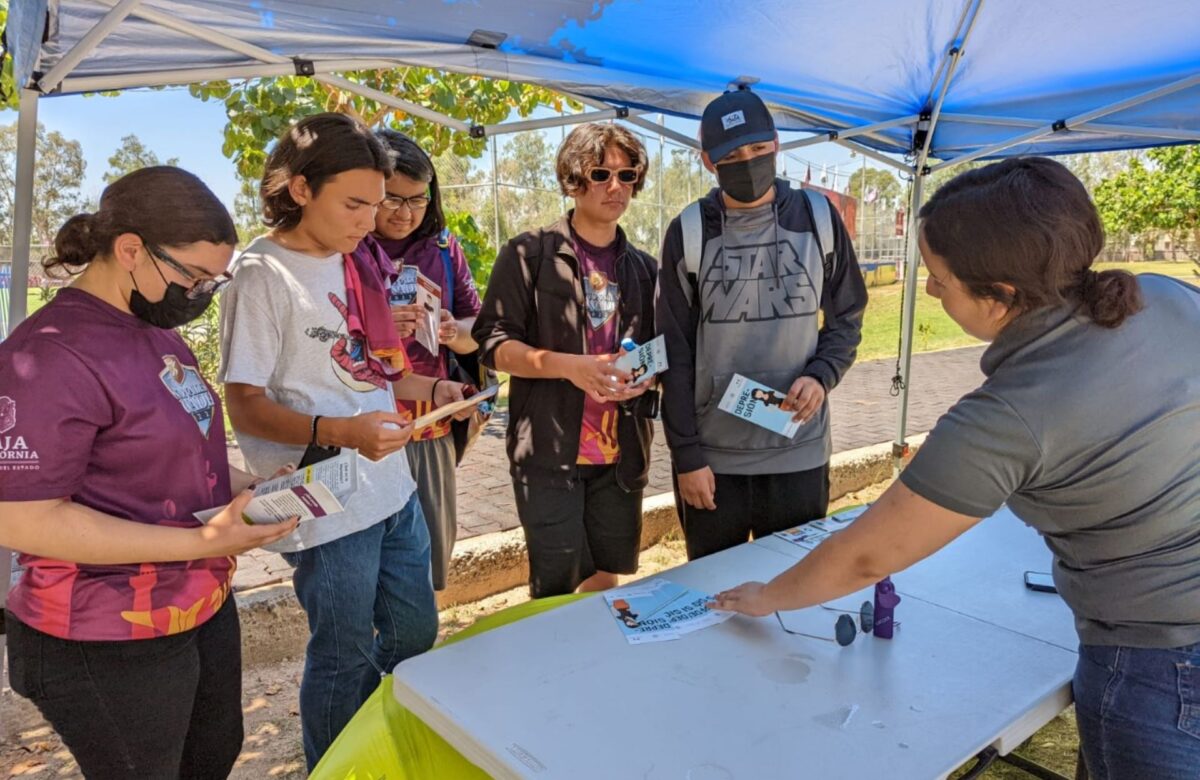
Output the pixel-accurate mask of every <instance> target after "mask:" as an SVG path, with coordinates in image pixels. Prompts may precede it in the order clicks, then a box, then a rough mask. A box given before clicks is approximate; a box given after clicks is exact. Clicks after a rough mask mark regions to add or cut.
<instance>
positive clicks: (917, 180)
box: [892, 170, 925, 477]
mask: <svg viewBox="0 0 1200 780" xmlns="http://www.w3.org/2000/svg"><path fill="white" fill-rule="evenodd" d="M924 185H925V176H924V175H923V174H922V173H921V171H920V170H918V171H917V173H916V175H915V176H914V177H913V186H912V200H911V201H909V204H908V256H907V257H906V258H905V261H904V300H903V304H902V308H901V314H900V377H901V381H902V384H901V386H900V414H899V419H898V421H897V424H896V441H895V442H894V443H893V444H892V476H893V477H895V476H897V475H898V474H899V473H900V467H901V465H903V461H904V456H905V455H906V454H907V450H908V444H907V442H905V440H904V435H905V432H906V428H907V426H908V389H909V386H910V385H911V384H912V375H911V370H910V369H911V368H912V347H913V322H914V320H915V315H916V311H917V269H918V268H919V267H920V265H921V253H920V251H919V250H918V249H917V210H918V209H919V208H921V195H922V190H923V189H924Z"/></svg>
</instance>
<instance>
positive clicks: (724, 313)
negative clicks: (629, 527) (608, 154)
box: [655, 89, 867, 559]
mask: <svg viewBox="0 0 1200 780" xmlns="http://www.w3.org/2000/svg"><path fill="white" fill-rule="evenodd" d="M700 144H701V147H702V148H703V154H702V158H703V161H704V166H705V167H706V168H707V169H708V170H709V171H711V172H713V173H714V174H716V177H717V182H718V184H719V185H720V186H719V188H718V189H714V190H713V191H712V192H710V193H709V194H708V195H706V196H705V197H704V198H702V199H701V200H700V201H699V202H697V203H694V204H692V205H691V206H689V207H688V208H687V209H685V210H684V212H683V213H682V214H680V216H679V217H676V218H675V219H674V220H673V221H672V222H671V225H670V227H669V228H668V230H667V234H666V236H665V239H664V241H663V250H662V266H661V270H660V273H659V276H658V291H657V294H656V301H655V321H656V323H657V328H658V332H659V333H661V334H664V335H665V336H666V346H667V358H668V362H669V364H670V368H669V369H668V370H667V371H666V372H665V373H664V374H663V377H662V385H663V406H662V417H663V428H664V430H665V432H666V436H667V444H668V446H669V447H670V449H671V460H672V467H673V468H672V473H673V475H674V477H675V487H676V489H675V502H676V505H677V508H678V511H679V516H680V520H681V524H682V526H683V531H684V536H685V538H686V540H687V550H688V557H689V558H692V559H695V558H699V557H701V556H704V555H708V554H710V553H714V552H717V551H719V550H723V549H726V548H728V547H732V546H734V545H737V544H741V543H742V542H745V541H747V539H749V538H750V536H751V535H753V536H754V537H756V538H757V537H759V536H763V535H766V534H770V533H774V532H775V531H779V530H782V529H785V528H789V527H792V526H794V525H797V524H798V523H803V522H807V521H809V520H815V519H817V518H820V517H824V515H825V513H826V509H827V505H828V502H829V458H830V455H831V453H832V445H831V441H830V435H829V407H828V404H827V403H826V395H827V394H828V393H829V391H830V390H832V389H833V388H834V387H835V386H836V385H837V383H838V382H839V381H840V380H841V378H842V376H843V375H844V374H845V373H846V370H847V369H848V368H850V365H851V364H852V363H853V362H854V355H855V351H856V349H857V347H858V343H859V341H860V340H861V337H862V333H861V330H862V315H863V309H864V308H865V307H866V304H867V291H866V286H865V285H864V283H863V278H862V272H861V271H860V270H859V268H858V260H857V258H856V257H855V254H854V247H853V246H852V245H851V243H850V237H849V236H848V235H847V233H846V229H845V227H844V226H843V225H842V222H841V219H840V218H839V217H838V215H837V212H836V211H835V210H834V209H833V208H832V207H831V206H830V204H829V201H828V200H826V199H825V198H824V197H823V196H821V195H819V194H817V193H813V192H809V191H798V190H793V189H792V188H791V187H790V186H789V185H788V183H787V181H786V180H784V179H779V178H776V177H775V157H776V154H777V153H778V151H779V140H778V135H777V134H776V132H775V122H774V120H773V119H772V118H771V114H770V112H769V111H768V110H767V107H766V106H765V105H764V104H763V102H762V100H760V99H759V97H758V96H757V95H755V94H754V93H753V92H751V91H749V90H747V89H741V90H736V91H731V92H726V93H725V94H723V95H721V96H720V97H718V98H717V99H715V100H714V101H712V102H711V103H709V105H708V107H707V108H705V110H704V116H703V118H702V120H701V124H700ZM820 316H823V317H824V322H823V323H822V322H821V320H820ZM734 374H741V375H743V376H746V377H749V378H750V379H752V380H755V381H757V382H761V383H762V384H764V385H767V386H768V387H771V388H773V389H775V390H778V391H780V392H781V393H786V394H787V395H786V398H785V399H784V401H783V402H782V405H781V408H783V409H784V410H785V411H789V412H792V413H793V419H794V420H796V421H799V422H802V423H803V424H802V425H801V426H800V429H799V431H798V432H797V433H796V434H795V435H794V436H793V437H790V438H789V437H785V436H782V435H780V434H777V433H774V432H772V431H769V430H767V429H765V428H760V427H757V426H755V425H753V424H752V423H749V422H746V421H745V420H742V419H740V418H738V417H735V416H734V415H731V414H727V413H726V412H724V411H721V410H720V409H719V408H718V404H719V403H720V401H721V397H722V395H724V393H725V391H726V389H727V388H728V386H729V383H730V380H731V379H732V377H733V375H734Z"/></svg>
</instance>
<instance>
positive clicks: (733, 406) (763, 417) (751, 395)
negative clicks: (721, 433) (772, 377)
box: [717, 374, 801, 439]
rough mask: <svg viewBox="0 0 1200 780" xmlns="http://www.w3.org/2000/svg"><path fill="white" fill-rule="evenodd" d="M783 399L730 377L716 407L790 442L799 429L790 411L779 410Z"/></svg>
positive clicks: (767, 389) (738, 377)
mask: <svg viewBox="0 0 1200 780" xmlns="http://www.w3.org/2000/svg"><path fill="white" fill-rule="evenodd" d="M786 397H787V396H786V395H784V394H783V393H781V392H779V391H778V390H776V389H774V388H772V387H767V386H766V385H764V384H760V383H758V382H755V381H754V380H753V379H748V378H747V377H744V376H742V375H741V374H734V375H733V379H731V380H729V387H728V388H727V389H726V390H725V395H723V396H722V397H721V403H719V404H718V405H717V408H718V409H720V410H721V411H723V412H729V413H730V414H732V415H734V416H735V417H740V418H742V419H743V420H745V421H746V422H749V423H754V424H755V425H757V426H759V427H761V428H766V429H767V430H768V431H774V432H775V433H778V434H781V435H783V436H786V437H788V438H789V439H790V438H792V437H793V436H795V435H796V431H798V430H800V425H801V423H799V422H794V421H793V420H792V414H793V412H785V411H784V410H783V409H781V408H780V404H782V403H783V401H784V399H785V398H786Z"/></svg>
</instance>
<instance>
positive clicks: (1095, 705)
mask: <svg viewBox="0 0 1200 780" xmlns="http://www.w3.org/2000/svg"><path fill="white" fill-rule="evenodd" d="M1074 689H1075V716H1076V719H1077V721H1078V723H1079V742H1080V747H1081V749H1082V751H1083V758H1084V762H1085V763H1086V764H1087V770H1088V775H1089V776H1090V779H1091V780H1110V779H1111V780H1184V778H1187V780H1195V778H1197V777H1200V645H1191V646H1189V647H1179V648H1175V649H1173V650H1153V649H1146V648H1138V647H1102V646H1098V645H1082V646H1080V648H1079V664H1078V666H1076V668H1075V683H1074Z"/></svg>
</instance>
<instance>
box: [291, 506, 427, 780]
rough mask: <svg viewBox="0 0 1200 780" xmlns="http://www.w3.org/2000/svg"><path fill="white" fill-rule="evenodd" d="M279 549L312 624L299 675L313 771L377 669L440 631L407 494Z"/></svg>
mask: <svg viewBox="0 0 1200 780" xmlns="http://www.w3.org/2000/svg"><path fill="white" fill-rule="evenodd" d="M315 522H320V521H319V520H318V521H315ZM283 557H284V558H285V559H286V560H287V562H288V563H289V564H291V565H292V566H294V567H295V569H296V572H295V575H294V576H293V582H294V585H295V588H296V597H297V598H298V599H299V600H300V605H301V606H302V607H304V611H305V612H306V613H307V614H308V628H309V631H311V632H312V636H311V637H310V638H309V640H308V652H307V654H306V656H305V659H304V679H303V681H302V682H301V683H300V725H301V728H302V729H303V732H304V757H305V760H306V762H307V763H308V769H309V771H310V772H311V771H312V769H313V767H315V766H316V765H317V762H318V761H320V760H321V756H322V755H324V754H325V751H326V750H328V749H329V746H330V745H331V744H332V743H333V740H334V739H336V738H337V735H338V733H340V732H341V730H342V728H343V727H344V726H345V725H346V724H347V723H348V722H349V721H350V718H351V717H353V716H354V713H355V712H357V711H358V708H359V707H360V706H362V703H363V702H364V701H366V700H367V697H368V696H370V695H371V693H372V692H373V691H374V690H375V689H376V688H377V687H379V679H380V677H381V676H382V675H383V674H385V673H387V672H390V671H391V670H392V668H393V667H395V666H396V664H398V663H400V662H401V661H403V660H404V659H405V658H410V657H412V656H414V655H418V654H420V653H423V652H425V651H426V650H428V649H429V648H430V647H432V646H433V642H434V639H436V638H437V628H438V614H437V605H436V603H435V602H434V597H433V582H432V579H431V575H430V568H429V530H428V529H427V528H426V526H425V516H424V515H423V514H422V513H421V502H420V500H419V499H418V498H417V495H416V493H414V494H413V496H412V498H410V499H409V501H408V503H407V504H405V505H404V508H403V509H401V510H400V511H399V512H397V513H396V514H394V515H392V516H391V517H389V518H387V519H385V520H381V521H380V522H378V523H376V524H375V525H373V526H371V527H370V528H364V529H363V530H361V531H359V532H357V533H353V534H350V535H349V536H343V537H342V538H341V539H335V540H333V541H332V542H326V543H325V544H322V545H319V546H317V547H314V548H312V549H311V550H301V551H300V552H294V553H284V556H283Z"/></svg>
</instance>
